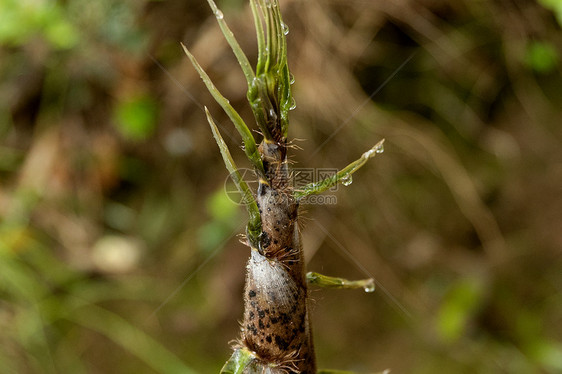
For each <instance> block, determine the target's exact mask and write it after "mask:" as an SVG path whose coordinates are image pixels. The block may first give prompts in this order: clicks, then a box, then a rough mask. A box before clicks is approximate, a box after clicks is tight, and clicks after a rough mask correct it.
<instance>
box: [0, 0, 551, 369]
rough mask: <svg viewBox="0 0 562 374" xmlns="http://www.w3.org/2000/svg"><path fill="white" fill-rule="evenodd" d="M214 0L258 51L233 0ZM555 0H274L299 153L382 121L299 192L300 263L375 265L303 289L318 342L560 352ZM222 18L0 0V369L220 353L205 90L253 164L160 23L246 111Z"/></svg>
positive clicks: (493, 355)
mask: <svg viewBox="0 0 562 374" xmlns="http://www.w3.org/2000/svg"><path fill="white" fill-rule="evenodd" d="M222 3H223V4H221V3H219V4H218V5H219V6H221V9H222V10H223V12H224V13H225V17H226V16H228V20H229V26H230V27H231V28H232V30H233V31H234V32H235V34H236V36H237V38H238V41H239V43H240V45H241V46H242V48H244V50H247V51H248V52H251V51H252V50H253V46H254V45H255V43H256V39H255V33H254V25H253V24H251V22H248V19H250V18H251V10H250V9H249V6H248V4H247V3H246V2H236V3H234V2H230V1H223V2H222ZM557 4H558V5H559V4H560V2H559V1H540V2H538V3H533V2H530V3H526V4H523V5H521V4H518V5H517V6H510V5H509V4H507V3H505V4H504V3H498V2H473V1H460V2H455V3H443V2H434V1H423V0H422V1H419V2H416V3H415V4H402V5H401V7H399V8H398V7H395V5H393V4H392V2H374V1H373V2H370V1H348V2H320V1H305V2H291V1H287V2H282V3H281V8H282V11H283V15H284V20H285V22H286V23H287V24H288V26H289V28H290V33H289V34H288V36H287V37H288V38H289V43H288V46H287V48H288V51H287V53H288V60H289V63H290V65H291V69H292V73H293V74H294V76H295V84H294V85H292V86H291V89H292V94H293V96H294V97H295V98H296V100H297V101H298V108H297V109H296V110H293V111H291V127H290V128H289V132H288V138H289V139H291V140H293V139H294V140H293V141H292V144H293V146H294V147H295V149H292V154H293V155H294V158H293V160H294V162H296V164H295V165H294V167H295V168H299V167H300V166H307V167H308V166H312V167H314V168H326V167H331V166H334V165H337V166H338V167H344V166H345V165H348V164H350V163H353V161H354V160H356V159H357V158H358V157H359V156H360V155H361V154H362V152H364V150H366V149H369V148H370V147H371V146H372V143H373V141H377V140H378V139H382V138H385V139H386V141H385V156H384V157H380V158H378V157H377V160H376V161H377V163H376V167H367V168H362V169H361V170H359V171H357V172H356V173H357V174H356V175H354V179H355V181H354V183H353V185H352V187H353V188H345V187H342V186H341V185H340V186H339V188H338V189H337V191H332V189H331V188H328V189H327V190H326V191H325V192H324V194H333V195H335V196H336V197H337V204H336V205H330V206H324V205H307V206H305V210H307V212H306V213H305V217H310V218H311V220H309V221H308V222H305V226H306V229H305V230H304V232H305V233H306V234H305V237H304V243H305V248H307V250H308V251H309V252H307V253H306V256H307V258H308V261H309V264H308V267H309V268H311V269H317V270H321V271H322V273H327V274H338V275H342V276H344V277H346V278H348V279H358V278H368V277H375V278H376V279H377V290H376V292H375V293H373V294H368V295H366V294H365V293H363V292H359V291H356V292H355V291H348V292H343V291H339V290H333V291H331V290H323V291H321V292H313V295H312V296H313V298H314V299H315V301H314V308H313V321H314V326H313V327H314V331H315V345H316V350H317V356H318V362H319V363H320V364H321V366H322V367H334V368H341V369H344V370H348V371H353V372H358V373H370V372H380V371H382V370H384V369H386V368H390V369H392V372H405V373H422V374H423V373H435V372H450V373H459V372H461V373H462V372H467V373H475V372H477V373H497V372H509V373H534V372H544V373H557V372H560V370H562V360H561V359H560V357H562V348H561V341H562V330H561V327H560V326H561V324H560V310H561V307H562V297H561V296H560V292H559V289H560V286H559V285H560V284H561V281H562V279H561V277H562V275H561V272H560V269H561V268H562V262H561V260H560V246H561V245H560V235H559V222H561V221H562V216H561V212H562V195H561V192H560V188H559V186H560V185H562V177H561V173H560V162H561V160H562V151H561V150H562V147H561V144H560V143H561V141H562V132H561V131H562V130H561V128H560V125H559V122H560V118H561V117H562V113H561V110H560V108H562V103H561V100H562V99H561V98H562V93H561V87H562V78H561V76H560V52H559V51H560V50H562V48H561V44H560V40H561V38H562V32H561V31H560V12H559V10H560V7H559V6H558V5H557ZM223 5H224V6H223ZM414 5H415V6H414ZM215 19H216V17H215V16H214V15H213V13H212V11H210V10H209V8H208V6H207V4H206V2H204V1H195V0H189V1H176V0H168V1H148V0H141V1H138V0H135V1H132V0H127V1H116V0H100V1H94V2H92V1H85V0H68V1H65V2H44V1H43V2H41V1H3V2H1V4H0V98H1V100H0V328H1V329H2V334H0V347H1V348H0V372H2V373H18V374H20V373H24V374H25V373H32V374H35V373H67V372H70V373H98V372H99V373H117V374H119V373H130V372H142V373H173V372H183V373H189V372H194V373H216V372H218V371H219V370H220V368H221V367H222V365H223V364H224V361H225V358H226V357H228V355H229V354H230V351H231V348H230V347H229V346H228V343H227V342H228V341H229V340H230V339H232V338H233V337H234V336H236V334H237V333H238V331H239V326H238V325H237V323H236V322H235V321H236V320H237V319H238V318H240V314H241V304H240V295H241V292H242V284H243V276H244V274H243V267H244V261H245V258H246V253H245V251H244V250H243V249H242V248H243V246H242V245H241V244H240V243H239V242H238V238H237V237H236V235H237V234H238V233H240V232H242V231H243V230H244V227H243V225H242V220H243V219H244V217H245V212H244V211H243V208H239V207H237V206H236V205H235V204H234V203H232V202H230V201H229V200H228V199H225V198H224V197H222V198H221V197H217V196H222V194H223V193H224V192H223V186H224V182H225V179H226V178H225V174H226V173H225V172H224V165H223V160H222V159H221V157H219V156H218V152H216V145H215V141H214V139H213V137H212V135H211V134H210V131H209V127H208V125H207V119H206V115H205V112H204V110H203V106H202V105H201V104H200V103H205V104H207V105H208V106H209V111H210V112H211V113H213V115H215V117H214V122H215V125H216V127H217V128H218V129H219V130H220V131H221V134H222V136H223V138H224V141H225V143H226V144H227V145H228V147H229V149H230V150H232V155H231V157H232V159H233V161H234V162H235V164H236V165H237V166H238V167H240V168H244V167H253V165H252V164H251V163H249V162H247V161H246V160H245V156H244V154H243V151H239V150H238V149H237V147H238V146H239V134H238V133H236V132H235V131H234V130H232V131H230V129H231V126H230V122H229V121H230V120H229V118H228V116H226V115H222V112H221V108H220V107H219V106H218V105H214V104H213V103H212V101H213V100H212V98H211V97H210V96H209V94H208V92H207V89H206V87H205V86H204V84H202V83H201V82H200V78H199V76H198V74H197V73H196V72H195V71H194V70H193V68H192V67H191V66H190V65H189V64H188V63H187V62H186V59H185V55H184V54H183V52H182V50H181V48H180V47H179V46H178V44H179V42H180V41H181V42H183V43H184V44H185V45H187V46H189V48H190V50H191V51H192V52H193V54H194V55H195V56H197V57H198V59H199V63H200V64H201V66H202V68H203V69H204V70H205V71H207V73H208V74H209V77H210V78H211V79H212V80H213V82H214V84H215V85H216V86H217V87H218V89H219V90H220V91H221V92H223V93H224V95H225V96H227V97H229V99H230V105H231V106H232V107H233V108H234V109H235V110H236V111H238V112H239V114H240V116H241V117H242V119H243V120H244V121H245V122H246V123H251V121H252V118H253V116H254V113H253V112H252V111H251V110H250V109H248V108H247V100H246V99H247V98H246V97H245V96H244V95H242V94H241V93H242V92H244V89H245V87H246V86H247V78H246V76H245V75H244V73H241V72H240V70H239V67H238V64H237V61H236V60H235V57H233V55H232V50H231V48H230V46H229V45H228V43H226V42H224V38H223V35H222V32H221V30H220V28H219V27H218V26H217V24H216V22H215ZM413 53H415V54H414V57H413V58H411V59H410V60H409V62H407V63H406V64H405V65H404V66H403V67H402V68H400V69H398V68H399V67H400V66H401V65H402V64H403V63H404V62H405V61H406V60H407V59H408V58H409V56H411V55H412V54H413ZM248 60H249V62H250V64H251V66H254V65H255V63H256V61H257V56H255V55H252V53H249V56H248ZM160 66H161V67H162V68H161V67H160ZM256 74H257V73H256ZM389 77H392V79H389ZM387 79H388V82H387V83H385V84H384V85H383V83H384V82H385V81H387ZM290 80H291V77H290V76H289V81H290ZM381 85H382V88H380V87H381ZM369 96H372V97H371V100H369V99H368V98H369ZM145 103H146V105H145ZM286 105H287V106H289V107H291V106H292V103H291V102H290V101H287V102H286ZM135 108H137V109H135ZM137 110H138V112H137ZM254 118H255V117H254ZM333 134H336V135H333ZM254 135H255V133H254ZM303 139H304V140H303ZM298 147H302V148H303V149H304V150H305V151H298V149H297V148H298ZM244 151H248V150H247V149H244ZM304 172H305V171H303V172H302V173H301V174H302V175H304ZM319 180H320V179H314V180H309V181H307V182H311V183H314V182H318V181H319ZM251 182H252V181H248V185H249V188H253V187H254V186H255V185H252V183H251ZM303 185H306V184H303ZM116 237H117V238H118V239H119V240H114V239H116ZM108 243H109V244H111V245H109V244H108ZM118 244H119V245H118ZM361 269H365V270H367V272H368V273H369V274H365V273H364V272H363V270H361ZM381 286H382V287H381ZM342 352H345V354H342ZM405 358H407V359H405Z"/></svg>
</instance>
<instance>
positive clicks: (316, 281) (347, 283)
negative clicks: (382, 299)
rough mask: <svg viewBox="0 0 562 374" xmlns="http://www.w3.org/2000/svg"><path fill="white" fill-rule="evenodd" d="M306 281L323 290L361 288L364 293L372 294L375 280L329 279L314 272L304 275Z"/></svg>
mask: <svg viewBox="0 0 562 374" xmlns="http://www.w3.org/2000/svg"><path fill="white" fill-rule="evenodd" d="M306 281H307V282H308V284H313V285H316V286H319V287H323V288H348V289H353V288H362V289H364V290H365V292H373V291H374V290H375V280H374V279H373V278H368V279H361V280H347V279H344V278H337V277H330V276H328V275H323V274H319V273H314V272H308V273H306Z"/></svg>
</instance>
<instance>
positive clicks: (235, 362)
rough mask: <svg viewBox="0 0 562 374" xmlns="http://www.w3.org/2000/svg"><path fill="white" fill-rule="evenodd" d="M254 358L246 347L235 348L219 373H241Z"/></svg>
mask: <svg viewBox="0 0 562 374" xmlns="http://www.w3.org/2000/svg"><path fill="white" fill-rule="evenodd" d="M255 358H256V357H255V356H254V355H253V354H252V352H250V351H248V350H247V349H237V350H235V351H234V353H233V354H232V356H230V358H229V359H228V361H227V362H226V364H224V366H223V368H222V369H221V371H220V374H242V373H244V369H246V368H247V367H248V366H249V365H250V364H251V363H252V361H254V360H255Z"/></svg>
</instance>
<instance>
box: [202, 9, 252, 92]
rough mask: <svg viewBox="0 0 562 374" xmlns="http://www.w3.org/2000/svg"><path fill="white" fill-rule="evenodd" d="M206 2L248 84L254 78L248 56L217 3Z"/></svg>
mask: <svg viewBox="0 0 562 374" xmlns="http://www.w3.org/2000/svg"><path fill="white" fill-rule="evenodd" d="M207 2H208V3H209V6H210V7H211V10H212V11H213V13H214V14H215V17H216V18H217V22H218V24H219V27H220V28H221V31H222V33H223V35H224V38H225V39H226V41H227V42H228V44H229V45H230V48H231V49H232V52H234V55H235V56H236V59H237V60H238V63H239V64H240V67H241V68H242V71H243V72H244V76H245V77H246V81H248V85H250V84H251V83H252V81H253V80H254V78H255V74H254V71H253V70H252V67H251V66H250V62H249V61H248V57H246V54H245V53H244V51H242V48H241V47H240V44H238V41H237V40H236V38H235V37H234V34H233V33H232V31H231V30H230V28H229V27H228V25H227V24H226V21H225V20H224V16H223V13H222V12H221V10H220V9H219V8H218V7H217V4H215V2H214V1H213V0H207Z"/></svg>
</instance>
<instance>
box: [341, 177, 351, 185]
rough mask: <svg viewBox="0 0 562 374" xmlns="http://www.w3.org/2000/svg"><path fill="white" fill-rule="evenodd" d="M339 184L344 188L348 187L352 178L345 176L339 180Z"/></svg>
mask: <svg viewBox="0 0 562 374" xmlns="http://www.w3.org/2000/svg"><path fill="white" fill-rule="evenodd" d="M341 182H342V184H343V185H344V186H349V185H350V184H351V183H353V178H352V177H351V175H347V176H345V177H343V178H342V179H341Z"/></svg>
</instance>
